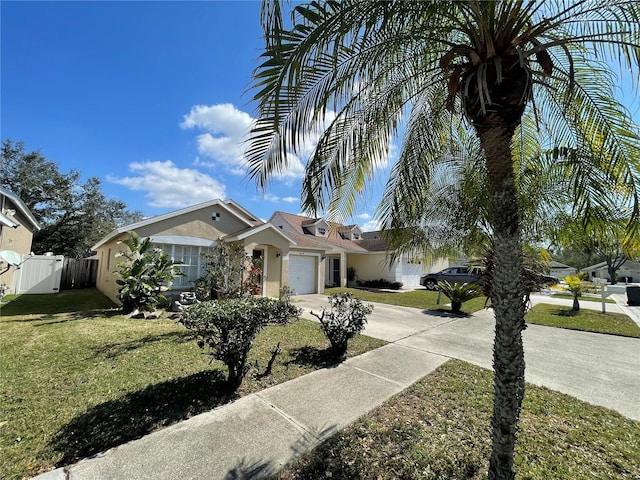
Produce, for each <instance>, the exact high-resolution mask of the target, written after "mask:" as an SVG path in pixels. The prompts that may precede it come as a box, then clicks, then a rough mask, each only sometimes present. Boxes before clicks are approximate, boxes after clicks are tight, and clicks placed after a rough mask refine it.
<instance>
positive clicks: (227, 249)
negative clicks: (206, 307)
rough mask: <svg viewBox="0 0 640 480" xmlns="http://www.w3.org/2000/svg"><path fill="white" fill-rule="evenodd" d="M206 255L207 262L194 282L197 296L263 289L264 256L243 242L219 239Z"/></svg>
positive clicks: (208, 297) (228, 295)
mask: <svg viewBox="0 0 640 480" xmlns="http://www.w3.org/2000/svg"><path fill="white" fill-rule="evenodd" d="M203 257H204V259H205V261H206V265H205V267H204V271H203V274H202V277H200V278H199V279H198V280H196V285H195V292H196V296H197V297H198V300H212V299H213V300H215V299H218V298H233V297H242V296H245V295H255V294H259V293H261V292H260V279H261V275H262V259H261V258H253V257H252V256H251V255H249V254H248V253H247V252H246V251H245V248H244V245H243V244H242V243H241V242H234V243H226V242H220V243H218V245H216V246H215V247H212V249H211V251H210V252H209V253H208V254H205V255H203Z"/></svg>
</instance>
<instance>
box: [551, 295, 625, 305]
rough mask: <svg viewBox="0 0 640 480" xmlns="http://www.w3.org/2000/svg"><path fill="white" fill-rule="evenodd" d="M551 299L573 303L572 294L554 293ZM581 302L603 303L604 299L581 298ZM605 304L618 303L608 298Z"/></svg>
mask: <svg viewBox="0 0 640 480" xmlns="http://www.w3.org/2000/svg"><path fill="white" fill-rule="evenodd" d="M551 298H564V299H567V300H571V301H573V295H572V294H570V293H554V294H552V295H551ZM579 300H580V301H581V302H598V303H602V298H600V297H586V296H581V297H580V298H579ZM605 303H616V301H615V300H613V299H611V298H606V299H605Z"/></svg>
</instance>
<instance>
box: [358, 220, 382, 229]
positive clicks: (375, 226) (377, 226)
mask: <svg viewBox="0 0 640 480" xmlns="http://www.w3.org/2000/svg"><path fill="white" fill-rule="evenodd" d="M380 227H381V224H380V222H379V221H378V220H371V221H369V222H367V223H365V224H364V225H362V227H360V228H362V231H363V232H373V231H376V230H380Z"/></svg>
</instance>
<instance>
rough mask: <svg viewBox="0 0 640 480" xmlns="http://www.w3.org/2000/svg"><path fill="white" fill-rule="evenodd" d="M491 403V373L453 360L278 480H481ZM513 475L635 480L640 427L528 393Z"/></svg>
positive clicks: (530, 389)
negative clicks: (322, 479) (326, 479)
mask: <svg viewBox="0 0 640 480" xmlns="http://www.w3.org/2000/svg"><path fill="white" fill-rule="evenodd" d="M492 399H493V387H492V374H491V372H490V371H488V370H484V369H481V368H479V367H476V366H473V365H470V364H468V363H464V362H461V361H457V360H451V361H449V362H447V363H446V364H444V365H442V366H441V367H440V368H438V369H437V370H436V371H435V372H434V373H433V374H431V375H428V376H426V377H424V378H423V379H422V380H420V381H419V382H417V383H416V384H414V385H413V386H412V387H410V388H408V389H407V390H405V391H404V392H402V393H400V394H398V395H397V396H395V397H393V398H392V399H391V400H389V401H388V402H386V403H385V404H383V405H382V406H380V407H378V408H376V409H375V410H373V411H372V412H370V413H369V414H368V415H365V416H364V417H362V418H361V419H360V420H358V421H357V422H356V423H355V424H353V425H351V426H350V427H348V428H347V429H345V430H343V431H342V432H341V433H339V434H337V435H335V436H334V437H332V438H331V439H329V440H328V441H326V442H325V443H323V444H322V445H321V446H319V447H318V448H317V449H316V450H314V451H313V452H310V453H309V454H308V455H305V456H303V457H302V458H301V459H300V460H299V461H298V462H297V463H294V464H293V465H290V466H289V467H288V468H286V469H285V470H284V471H282V472H281V473H280V474H279V475H277V476H276V478H279V479H281V480H293V479H296V480H303V479H308V480H315V479H321V478H334V479H338V478H339V479H373V480H375V479H407V480H427V479H429V480H449V479H458V480H462V479H468V480H480V479H485V478H486V472H487V468H488V458H489V454H490V450H491V445H490V436H489V431H490V419H491V412H492V406H493V403H492V402H493V400H492ZM516 472H517V474H518V477H517V478H519V479H527V480H568V479H571V480H614V479H615V480H625V479H629V480H631V479H633V480H637V479H638V478H640V422H635V421H632V420H629V419H627V418H625V417H623V416H622V415H620V414H618V413H616V412H613V411H611V410H607V409H605V408H601V407H596V406H593V405H589V404H587V403H584V402H581V401H579V400H576V399H575V398H573V397H570V396H568V395H564V394H561V393H558V392H554V391H552V390H548V389H545V388H541V387H536V386H532V385H527V389H526V395H525V399H524V403H523V410H522V415H521V423H520V434H519V442H518V444H517V447H516Z"/></svg>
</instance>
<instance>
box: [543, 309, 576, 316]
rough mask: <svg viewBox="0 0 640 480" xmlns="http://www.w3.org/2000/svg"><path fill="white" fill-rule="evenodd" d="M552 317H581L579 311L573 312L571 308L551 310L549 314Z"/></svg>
mask: <svg viewBox="0 0 640 480" xmlns="http://www.w3.org/2000/svg"><path fill="white" fill-rule="evenodd" d="M549 313H550V314H551V315H554V316H557V317H578V316H580V311H579V310H573V309H571V308H558V309H557V310H551V311H550V312H549Z"/></svg>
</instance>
